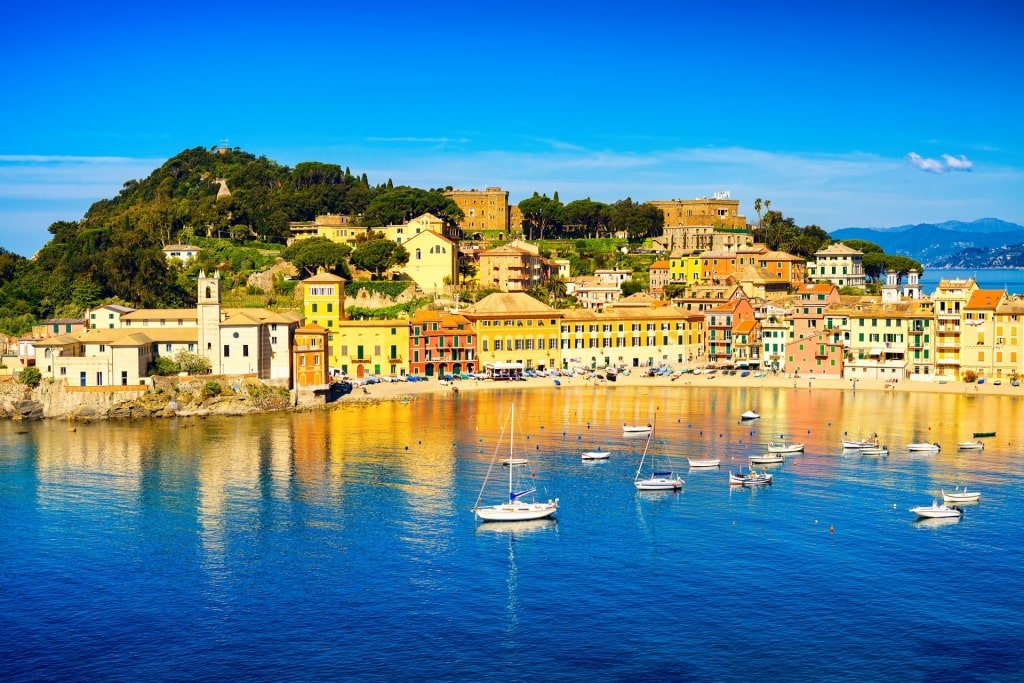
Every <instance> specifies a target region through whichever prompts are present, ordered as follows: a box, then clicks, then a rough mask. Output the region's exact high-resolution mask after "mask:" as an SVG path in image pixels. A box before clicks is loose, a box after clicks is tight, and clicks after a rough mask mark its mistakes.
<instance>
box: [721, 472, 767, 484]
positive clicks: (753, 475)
mask: <svg viewBox="0 0 1024 683" xmlns="http://www.w3.org/2000/svg"><path fill="white" fill-rule="evenodd" d="M771 483H772V475H770V474H768V473H767V472H761V473H757V472H755V471H754V470H750V472H749V473H747V474H742V473H741V474H733V473H732V472H730V473H729V485H730V486H766V485H768V484H771Z"/></svg>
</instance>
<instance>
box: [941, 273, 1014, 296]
mask: <svg viewBox="0 0 1024 683" xmlns="http://www.w3.org/2000/svg"><path fill="white" fill-rule="evenodd" d="M958 278H959V279H964V280H966V279H971V280H974V281H975V282H977V283H978V286H979V287H980V288H981V289H1003V290H1006V292H1007V293H1008V294H1024V270H1020V269H1010V268H982V269H977V268H975V269H973V270H953V269H945V270H942V269H937V268H926V269H925V271H924V275H923V276H921V285H922V289H924V291H925V293H926V294H932V293H933V292H934V291H935V288H936V287H937V286H938V284H939V280H943V279H950V280H952V279H958Z"/></svg>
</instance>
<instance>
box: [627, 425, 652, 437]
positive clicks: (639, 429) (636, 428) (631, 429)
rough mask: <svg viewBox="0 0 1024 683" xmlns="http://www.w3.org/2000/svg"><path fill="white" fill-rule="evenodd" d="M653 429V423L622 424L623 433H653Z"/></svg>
mask: <svg viewBox="0 0 1024 683" xmlns="http://www.w3.org/2000/svg"><path fill="white" fill-rule="evenodd" d="M651 429H652V427H651V425H628V424H624V425H622V433H623V434H645V435H646V434H650V433H651Z"/></svg>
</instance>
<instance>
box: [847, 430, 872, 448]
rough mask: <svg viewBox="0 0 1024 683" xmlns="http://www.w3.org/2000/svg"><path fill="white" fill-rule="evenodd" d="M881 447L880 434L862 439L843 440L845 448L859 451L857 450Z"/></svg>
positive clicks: (869, 435)
mask: <svg viewBox="0 0 1024 683" xmlns="http://www.w3.org/2000/svg"><path fill="white" fill-rule="evenodd" d="M878 445H879V443H878V434H876V433H875V432H871V433H870V434H868V435H867V436H865V437H864V438H862V439H843V448H848V449H851V450H853V449H857V448H875V447H877V446H878Z"/></svg>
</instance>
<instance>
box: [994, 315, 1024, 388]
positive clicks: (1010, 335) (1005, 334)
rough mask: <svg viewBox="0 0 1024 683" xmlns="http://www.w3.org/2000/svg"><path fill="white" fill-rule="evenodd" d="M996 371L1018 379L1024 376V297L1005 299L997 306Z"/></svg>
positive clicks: (998, 374) (1003, 375) (999, 374)
mask: <svg viewBox="0 0 1024 683" xmlns="http://www.w3.org/2000/svg"><path fill="white" fill-rule="evenodd" d="M995 339H996V347H995V371H996V373H997V375H996V376H997V377H998V376H1002V377H1010V378H1011V379H1017V378H1018V377H1020V376H1021V375H1022V374H1024V346H1022V345H1024V297H1021V296H1019V295H1015V296H1012V297H1009V298H1004V299H1003V300H1002V301H1000V302H999V305H998V306H996V329H995Z"/></svg>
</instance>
